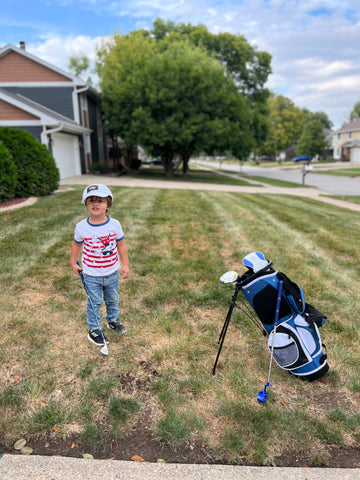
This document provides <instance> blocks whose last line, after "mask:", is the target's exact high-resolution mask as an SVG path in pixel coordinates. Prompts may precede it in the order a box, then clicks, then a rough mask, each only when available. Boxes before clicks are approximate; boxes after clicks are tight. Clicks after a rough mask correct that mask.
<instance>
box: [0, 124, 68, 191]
mask: <svg viewBox="0 0 360 480" xmlns="http://www.w3.org/2000/svg"><path fill="white" fill-rule="evenodd" d="M0 140H1V141H2V142H3V143H4V145H5V146H6V148H7V149H8V150H9V152H10V153H11V155H12V158H13V161H14V163H15V166H16V169H17V174H18V180H17V184H16V189H15V195H14V196H15V197H30V196H35V197H41V196H43V195H49V194H50V193H51V192H53V191H54V190H56V189H57V188H58V187H59V180H60V173H59V169H58V168H57V166H56V164H55V160H54V159H53V157H52V156H51V155H50V153H49V151H48V149H47V148H46V146H45V145H41V144H40V143H39V142H38V141H37V140H36V138H35V137H33V136H32V135H31V134H30V133H29V132H26V131H23V130H19V129H17V128H10V127H0Z"/></svg>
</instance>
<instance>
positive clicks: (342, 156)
mask: <svg viewBox="0 0 360 480" xmlns="http://www.w3.org/2000/svg"><path fill="white" fill-rule="evenodd" d="M333 148H334V158H335V160H350V162H352V163H359V162H360V118H357V119H356V120H354V121H353V122H351V123H346V124H345V125H343V126H342V127H341V128H339V130H336V131H335V132H334V134H333Z"/></svg>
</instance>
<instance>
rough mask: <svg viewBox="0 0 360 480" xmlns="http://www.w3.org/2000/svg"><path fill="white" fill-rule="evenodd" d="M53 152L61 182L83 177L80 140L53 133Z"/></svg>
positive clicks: (71, 136)
mask: <svg viewBox="0 0 360 480" xmlns="http://www.w3.org/2000/svg"><path fill="white" fill-rule="evenodd" d="M51 138H52V151H53V157H54V159H55V162H56V166H57V167H58V169H59V170H60V178H61V180H62V179H64V178H68V177H73V176H74V175H81V167H80V150H79V139H78V137H76V136H75V135H66V134H64V133H53V134H52V135H51Z"/></svg>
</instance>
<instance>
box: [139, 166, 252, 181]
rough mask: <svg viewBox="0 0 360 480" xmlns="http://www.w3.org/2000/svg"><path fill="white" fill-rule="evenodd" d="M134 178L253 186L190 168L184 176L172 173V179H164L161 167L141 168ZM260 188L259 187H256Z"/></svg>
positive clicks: (240, 179) (176, 172)
mask: <svg viewBox="0 0 360 480" xmlns="http://www.w3.org/2000/svg"><path fill="white" fill-rule="evenodd" d="M134 177H136V178H144V179H146V180H165V181H175V182H200V183H220V184H223V185H241V186H254V184H253V183H249V182H247V181H246V180H245V179H243V178H234V177H228V176H226V175H221V174H217V173H216V172H214V171H212V170H209V171H207V170H204V169H198V170H197V169H194V168H191V169H190V170H189V171H188V173H187V174H186V175H183V173H182V172H181V171H179V170H177V171H175V172H174V175H173V176H172V177H166V175H165V173H164V168H163V167H161V166H151V167H148V168H146V167H142V168H141V169H140V170H139V171H138V172H137V173H135V174H134ZM258 186H260V185H258Z"/></svg>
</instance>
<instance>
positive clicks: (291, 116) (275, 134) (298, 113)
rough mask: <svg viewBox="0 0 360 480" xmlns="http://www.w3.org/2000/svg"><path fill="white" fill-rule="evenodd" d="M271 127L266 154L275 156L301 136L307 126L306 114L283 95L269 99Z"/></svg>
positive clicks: (265, 149)
mask: <svg viewBox="0 0 360 480" xmlns="http://www.w3.org/2000/svg"><path fill="white" fill-rule="evenodd" d="M269 109H270V122H271V127H270V130H269V133H268V138H267V140H266V142H265V144H264V152H265V153H268V154H271V155H275V154H276V153H278V152H279V151H280V150H286V149H287V148H289V147H290V145H291V144H292V143H293V142H295V141H296V140H297V139H298V138H299V137H300V135H301V132H302V130H303V127H304V124H305V114H304V112H303V111H302V110H301V109H300V108H298V107H296V106H295V105H294V103H293V102H292V101H291V100H290V99H289V98H287V97H284V96H283V95H273V96H272V97H271V98H270V99H269Z"/></svg>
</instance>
